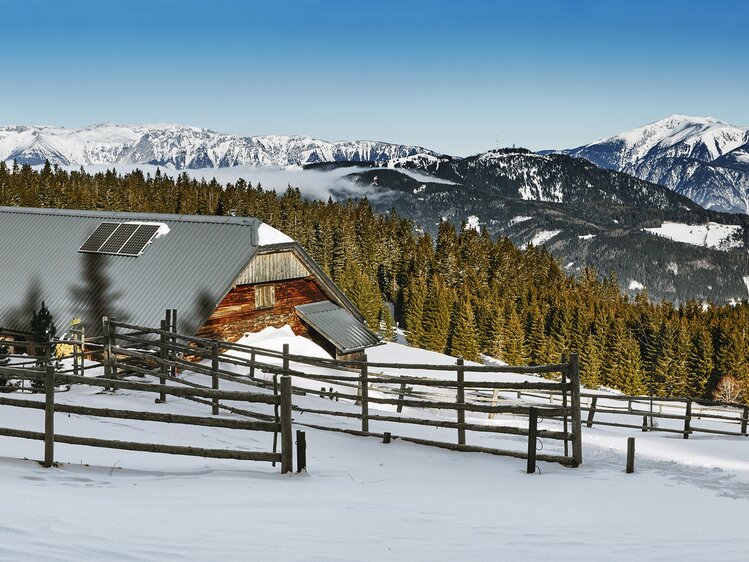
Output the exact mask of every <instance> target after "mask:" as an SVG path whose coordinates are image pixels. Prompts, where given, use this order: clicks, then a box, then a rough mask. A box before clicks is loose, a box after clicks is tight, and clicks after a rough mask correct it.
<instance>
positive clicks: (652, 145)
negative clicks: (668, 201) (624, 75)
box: [560, 115, 749, 213]
mask: <svg viewBox="0 0 749 562" xmlns="http://www.w3.org/2000/svg"><path fill="white" fill-rule="evenodd" d="M560 152H564V153H566V154H569V155H572V156H576V157H580V158H585V159H587V160H589V161H591V162H593V163H594V164H596V165H598V166H602V167H605V168H610V169H615V170H619V171H622V172H625V173H628V174H631V175H634V176H636V177H638V178H641V179H644V180H647V181H650V182H654V183H658V184H661V185H666V186H668V187H671V188H672V189H674V190H675V191H677V192H678V193H681V194H683V195H686V196H688V197H689V198H690V199H692V200H694V201H695V202H697V203H699V204H700V205H702V206H703V207H705V208H709V209H715V210H722V211H728V212H741V213H746V212H747V211H749V196H748V194H749V127H737V126H734V125H731V124H729V123H725V122H723V121H719V120H717V119H713V118H711V117H689V116H685V115H672V116H670V117H666V118H665V119H662V120H660V121H657V122H655V123H651V124H649V125H646V126H644V127H639V128H637V129H633V130H631V131H627V132H625V133H622V134H620V135H616V136H613V137H608V138H603V139H600V140H597V141H595V142H593V143H590V144H586V145H583V146H579V147H577V148H572V149H568V150H563V151H560Z"/></svg>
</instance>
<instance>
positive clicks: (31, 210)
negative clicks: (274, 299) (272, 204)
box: [0, 206, 261, 239]
mask: <svg viewBox="0 0 749 562" xmlns="http://www.w3.org/2000/svg"><path fill="white" fill-rule="evenodd" d="M0 213H15V214H24V215H47V216H57V217H85V218H101V219H128V220H146V219H148V220H154V221H159V220H161V221H171V222H193V223H194V222H202V223H214V224H235V225H245V226H255V230H257V227H258V226H259V224H260V223H261V221H260V219H257V218H255V217H234V216H230V215H178V214H168V213H139V212H134V211H95V210H86V209H55V208H49V207H3V206H0ZM255 239H257V238H255Z"/></svg>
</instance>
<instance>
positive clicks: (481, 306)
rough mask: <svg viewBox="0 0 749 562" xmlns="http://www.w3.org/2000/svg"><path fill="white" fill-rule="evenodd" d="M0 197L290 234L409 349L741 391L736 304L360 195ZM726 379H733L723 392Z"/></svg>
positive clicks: (199, 190) (25, 175) (63, 190)
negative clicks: (648, 283)
mask: <svg viewBox="0 0 749 562" xmlns="http://www.w3.org/2000/svg"><path fill="white" fill-rule="evenodd" d="M0 204H1V205H20V206H30V207H59V208H79V209H107V210H129V211H141V212H159V213H184V214H228V213H236V214H237V215H248V216H255V217H258V218H260V219H261V220H263V221H265V222H267V223H268V224H270V225H272V226H274V227H276V228H278V229H280V230H282V231H284V232H285V233H287V234H288V235H289V236H292V237H293V238H295V239H296V240H298V241H299V242H300V243H301V244H302V245H303V246H304V247H305V248H306V249H307V250H308V251H309V252H310V253H311V254H312V256H313V257H314V258H315V259H316V260H317V261H318V263H319V264H320V265H321V267H323V268H324V269H325V270H326V271H327V272H328V273H329V274H330V275H331V276H332V278H333V279H334V280H335V281H336V282H337V283H338V284H339V285H340V286H341V288H342V289H343V290H344V291H346V292H347V294H348V295H349V296H350V297H351V298H352V300H353V301H354V302H355V303H356V304H357V305H358V306H359V308H360V310H361V311H362V313H363V314H364V316H365V317H366V318H367V321H368V322H369V323H370V325H378V324H379V323H380V322H382V325H383V326H384V329H385V330H386V331H387V332H391V331H392V323H393V320H395V321H397V322H399V323H400V325H402V326H404V327H405V328H406V330H407V333H408V336H409V340H410V342H411V343H412V344H413V345H418V346H421V347H425V348H428V349H433V350H437V351H447V352H448V353H451V354H453V355H456V356H457V355H462V356H464V357H466V358H469V359H474V358H477V356H478V355H479V353H486V354H489V355H492V356H495V357H499V358H501V359H503V360H505V361H507V362H508V363H511V364H524V363H544V362H552V361H557V360H558V359H559V358H560V357H561V355H562V354H564V353H569V352H579V353H580V360H581V372H582V376H583V382H584V383H585V384H587V385H590V386H598V385H605V386H609V387H613V388H618V389H620V390H622V391H624V392H627V393H647V392H648V391H650V390H652V391H653V392H654V393H656V394H658V395H662V396H685V395H689V396H694V397H704V396H711V395H715V393H716V391H717V392H718V394H719V395H720V396H721V397H722V398H731V399H744V396H737V395H736V391H735V389H736V388H738V389H739V390H745V389H747V387H748V386H749V333H747V327H748V326H749V306H747V304H746V303H742V304H739V305H737V306H727V305H725V306H714V305H711V304H707V305H703V303H696V302H687V303H685V304H684V305H682V306H680V307H678V308H676V307H674V306H673V305H671V304H669V303H661V304H653V303H651V302H650V301H649V299H648V297H647V295H646V294H643V293H640V294H639V295H638V296H637V297H636V298H635V299H634V301H629V300H628V299H627V298H626V297H625V296H623V295H622V293H621V292H620V288H619V283H618V280H617V279H616V278H615V276H614V275H605V276H604V277H603V278H600V277H599V275H598V274H597V273H596V272H594V271H592V270H586V271H584V272H583V274H582V275H581V276H580V277H579V279H578V280H575V279H573V278H571V277H570V276H568V275H566V274H565V273H564V271H563V270H562V268H561V267H560V265H559V264H558V263H557V262H556V261H555V260H554V258H553V257H552V256H551V255H550V254H549V253H547V252H546V251H545V250H543V249H539V248H534V247H532V246H531V247H529V248H528V249H526V250H520V249H518V248H516V247H515V246H514V245H513V244H512V243H511V242H510V241H509V240H508V239H499V240H492V239H491V238H490V237H489V235H488V234H486V232H485V231H484V232H482V233H478V232H477V231H476V230H473V229H459V230H456V229H455V228H454V227H453V226H452V225H451V224H450V223H448V222H445V223H443V224H442V225H441V226H440V227H439V232H438V235H437V237H436V240H434V239H433V238H432V237H431V236H430V235H429V234H421V233H420V232H419V231H418V230H417V229H416V228H415V227H414V224H413V223H411V222H410V221H408V220H405V219H403V218H400V217H399V216H397V215H396V214H395V213H392V212H391V213H388V214H386V215H378V214H376V213H374V212H373V211H372V208H371V207H370V205H369V203H368V202H367V201H366V200H361V201H348V202H346V203H334V202H332V201H330V200H329V201H328V202H321V201H308V200H305V199H303V198H302V197H301V195H300V193H299V191H298V190H296V189H293V188H289V189H288V190H287V191H286V193H285V194H284V195H282V196H278V195H277V194H276V193H275V192H272V191H264V190H263V189H262V186H260V185H256V186H252V185H251V184H250V183H248V182H245V181H244V180H239V181H237V182H236V183H234V184H228V185H226V186H222V185H219V184H218V183H217V182H215V181H212V182H210V183H207V182H205V181H200V182H199V181H196V180H191V179H189V178H188V177H187V176H186V175H184V174H183V175H181V176H179V177H178V178H177V179H172V178H170V177H167V176H164V175H161V174H156V175H155V176H154V177H151V176H144V175H143V174H141V173H140V172H134V173H131V174H127V175H125V176H119V175H117V174H115V173H114V172H107V173H102V174H96V175H91V174H87V173H84V172H82V171H81V172H71V173H68V172H65V171H62V170H60V169H56V168H52V167H51V166H49V165H47V166H45V167H44V169H43V170H40V171H35V170H33V169H32V168H31V167H29V166H28V165H25V166H22V167H21V166H17V165H14V166H13V167H10V168H9V167H8V166H6V165H5V164H3V163H0ZM633 251H634V250H633ZM0 255H2V254H1V253H0ZM4 267H12V264H9V263H5V264H4ZM388 302H389V303H392V304H393V305H394V311H395V318H394V319H393V318H392V317H391V314H390V308H389V307H388V306H387V304H386V303H388ZM1 320H2V319H1V318H0V321H1ZM721 381H723V384H719V383H721ZM726 381H731V382H734V383H735V384H734V385H733V388H734V391H733V394H732V395H731V396H727V395H726V394H725V392H726V390H725V389H726V387H728V386H730V385H726V384H725V382H726Z"/></svg>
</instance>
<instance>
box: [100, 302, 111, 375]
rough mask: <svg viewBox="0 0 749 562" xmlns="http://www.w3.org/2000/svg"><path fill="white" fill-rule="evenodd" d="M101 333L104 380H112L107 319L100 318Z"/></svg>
mask: <svg viewBox="0 0 749 562" xmlns="http://www.w3.org/2000/svg"><path fill="white" fill-rule="evenodd" d="M101 328H102V329H101V331H102V334H104V378H105V379H110V378H112V365H111V363H110V360H111V357H112V342H111V341H110V339H109V336H110V333H109V318H108V317H106V316H102V318H101Z"/></svg>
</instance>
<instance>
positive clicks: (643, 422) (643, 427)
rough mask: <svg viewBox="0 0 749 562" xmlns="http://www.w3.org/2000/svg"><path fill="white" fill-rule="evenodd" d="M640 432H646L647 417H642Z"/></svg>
mask: <svg viewBox="0 0 749 562" xmlns="http://www.w3.org/2000/svg"><path fill="white" fill-rule="evenodd" d="M642 430H643V431H647V430H648V417H647V416H642Z"/></svg>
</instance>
